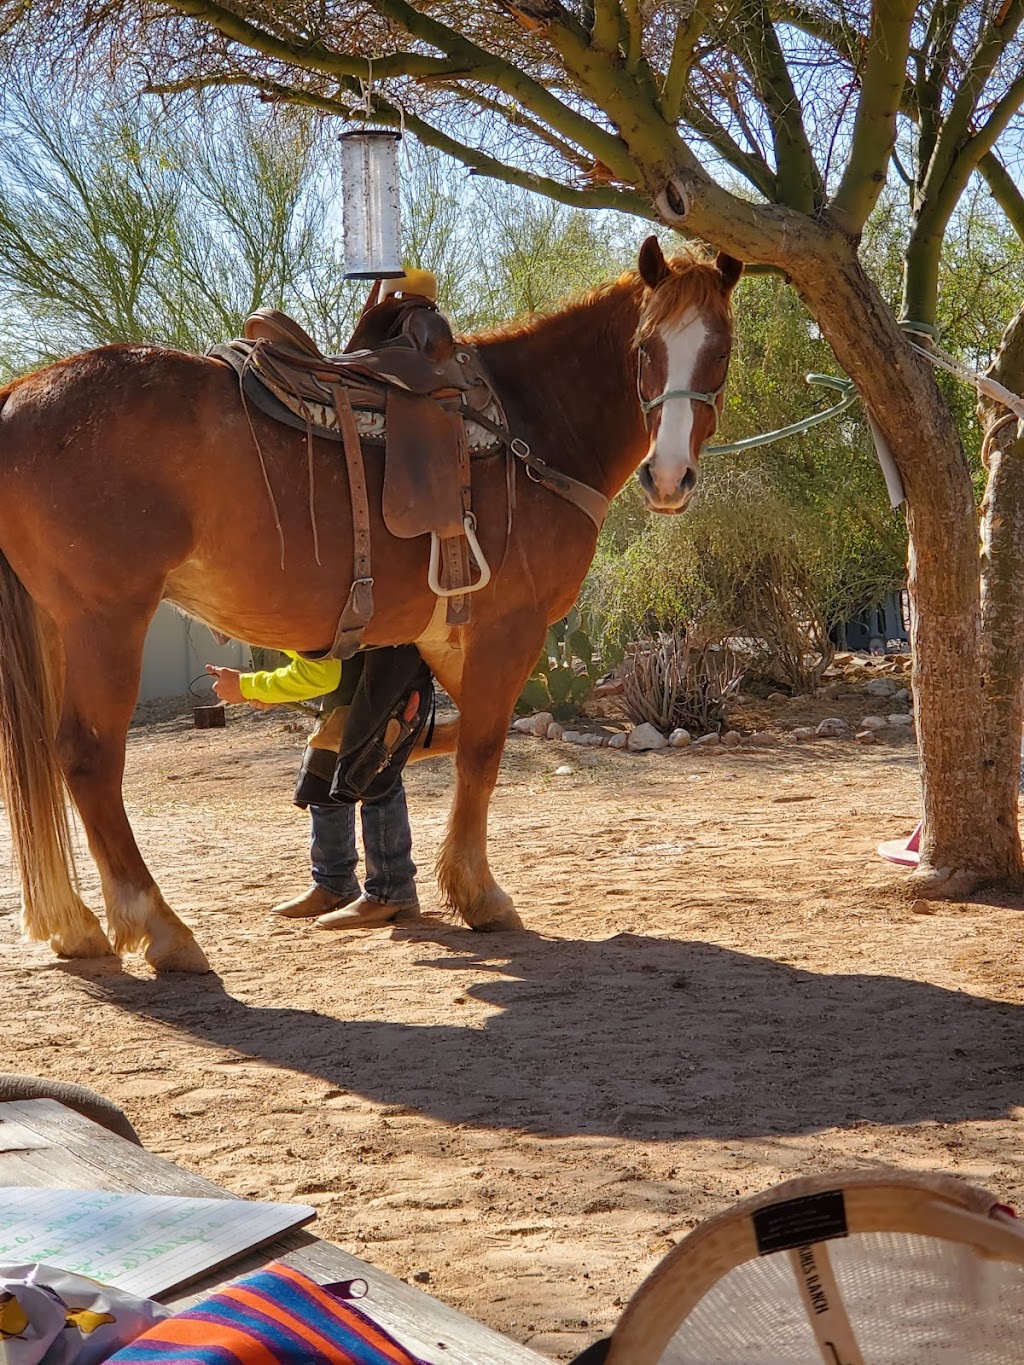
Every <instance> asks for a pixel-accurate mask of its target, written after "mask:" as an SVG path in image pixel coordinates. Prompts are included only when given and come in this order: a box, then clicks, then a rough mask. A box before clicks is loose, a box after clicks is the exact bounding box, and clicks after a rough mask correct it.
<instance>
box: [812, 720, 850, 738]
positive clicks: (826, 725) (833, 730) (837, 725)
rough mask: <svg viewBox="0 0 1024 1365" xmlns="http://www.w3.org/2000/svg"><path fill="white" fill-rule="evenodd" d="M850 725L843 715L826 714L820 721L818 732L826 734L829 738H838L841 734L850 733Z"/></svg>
mask: <svg viewBox="0 0 1024 1365" xmlns="http://www.w3.org/2000/svg"><path fill="white" fill-rule="evenodd" d="M849 730H850V727H849V726H848V725H847V723H846V721H845V720H843V719H842V717H841V716H826V717H825V719H824V720H820V721H818V731H817V732H818V734H819V735H824V736H825V737H826V738H827V739H836V738H837V737H838V736H839V735H845V734H848V733H849Z"/></svg>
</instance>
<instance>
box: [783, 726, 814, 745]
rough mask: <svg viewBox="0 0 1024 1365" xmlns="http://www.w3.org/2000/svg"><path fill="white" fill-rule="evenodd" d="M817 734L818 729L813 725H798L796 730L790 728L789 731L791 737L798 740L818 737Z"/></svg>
mask: <svg viewBox="0 0 1024 1365" xmlns="http://www.w3.org/2000/svg"><path fill="white" fill-rule="evenodd" d="M817 735H818V732H817V730H815V728H814V726H813V725H798V726H797V727H796V729H795V730H790V732H789V737H790V739H795V740H798V741H799V740H805V739H816V738H817Z"/></svg>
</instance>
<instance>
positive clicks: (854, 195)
mask: <svg viewBox="0 0 1024 1365" xmlns="http://www.w3.org/2000/svg"><path fill="white" fill-rule="evenodd" d="M916 9H917V5H916V3H915V0H901V2H900V3H898V4H897V3H893V2H892V0H890V3H887V4H880V5H875V6H874V7H873V14H872V22H871V36H870V38H869V41H868V49H867V61H866V64H865V67H864V76H863V80H862V82H861V91H860V99H859V100H858V103H857V113H856V116H855V118H854V124H853V141H852V145H851V147H850V155H849V159H848V161H847V163H846V169H845V171H844V172H843V178H842V181H841V182H840V185H839V188H838V190H837V191H836V194H835V198H834V199H833V201H832V205H831V210H832V214H833V217H834V218H835V219H836V221H837V222H838V223H839V225H840V226H841V227H842V228H843V229H844V230H845V231H846V232H849V233H851V234H852V235H854V236H859V235H860V233H861V232H862V231H863V228H864V224H865V223H866V222H867V220H868V218H869V217H870V215H871V211H872V209H873V208H874V207H875V204H876V203H877V202H878V196H879V195H880V194H881V192H882V189H883V188H884V186H885V177H886V171H887V169H888V165H889V158H890V156H891V155H892V150H893V148H894V147H895V145H896V115H897V113H898V111H899V108H900V102H901V99H902V96H903V86H904V81H905V77H906V69H907V52H908V49H909V47H910V28H911V24H912V23H913V19H914V12H915V10H916Z"/></svg>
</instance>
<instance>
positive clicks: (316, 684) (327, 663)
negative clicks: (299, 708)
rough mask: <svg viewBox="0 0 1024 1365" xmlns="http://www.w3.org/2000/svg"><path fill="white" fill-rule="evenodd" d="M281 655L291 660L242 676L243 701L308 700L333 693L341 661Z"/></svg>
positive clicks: (339, 680)
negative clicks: (277, 666)
mask: <svg viewBox="0 0 1024 1365" xmlns="http://www.w3.org/2000/svg"><path fill="white" fill-rule="evenodd" d="M284 653H285V654H287V655H288V657H289V659H291V663H290V664H285V665H284V667H282V668H275V669H273V670H271V669H264V670H263V671H262V672H261V673H243V674H242V675H241V677H240V678H239V679H238V686H239V687H240V688H241V691H242V696H243V697H245V699H246V701H267V702H275V703H277V702H288V701H308V700H309V698H310V697H323V696H326V694H327V693H328V692H333V691H334V689H335V688H336V687H337V686H338V684H339V683H340V682H341V660H340V659H317V660H314V659H303V658H302V656H301V655H299V654H295V653H294V652H293V651H292V650H290V649H286V650H285V651H284Z"/></svg>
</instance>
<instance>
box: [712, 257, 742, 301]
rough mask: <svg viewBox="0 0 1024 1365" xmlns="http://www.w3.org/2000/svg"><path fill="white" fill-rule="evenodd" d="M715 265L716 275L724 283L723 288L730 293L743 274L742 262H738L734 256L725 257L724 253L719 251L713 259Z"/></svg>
mask: <svg viewBox="0 0 1024 1365" xmlns="http://www.w3.org/2000/svg"><path fill="white" fill-rule="evenodd" d="M715 265H716V266H717V267H718V273H719V274H720V275H721V277H722V279H723V280H724V281H725V287H726V289H728V290H729V291H730V293H731V292H732V290H733V289H735V287H736V283H737V281H738V280H739V277H740V276H741V275H742V274H743V262H742V261H738V260H737V259H736V257H735V256H727V255H726V253H725V252H724V251H720V252H719V253H718V255H717V256H716V257H715Z"/></svg>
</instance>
